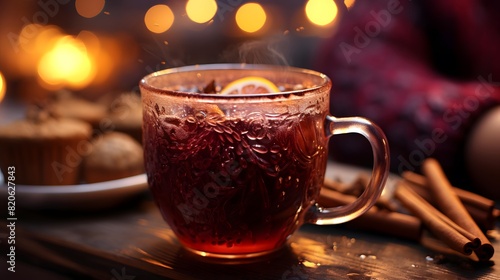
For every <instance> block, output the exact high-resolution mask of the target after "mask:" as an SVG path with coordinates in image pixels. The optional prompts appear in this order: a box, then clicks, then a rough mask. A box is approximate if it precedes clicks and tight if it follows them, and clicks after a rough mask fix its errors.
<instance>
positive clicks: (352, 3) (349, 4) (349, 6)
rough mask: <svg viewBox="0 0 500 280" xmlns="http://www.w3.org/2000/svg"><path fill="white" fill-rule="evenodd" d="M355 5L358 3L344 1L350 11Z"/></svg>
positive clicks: (354, 0) (352, 0)
mask: <svg viewBox="0 0 500 280" xmlns="http://www.w3.org/2000/svg"><path fill="white" fill-rule="evenodd" d="M354 3H356V0H344V4H345V6H346V7H347V8H348V9H350V8H351V7H352V6H353V5H354Z"/></svg>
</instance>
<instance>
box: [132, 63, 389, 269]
mask: <svg viewBox="0 0 500 280" xmlns="http://www.w3.org/2000/svg"><path fill="white" fill-rule="evenodd" d="M247 76H260V77H264V78H267V79H269V80H270V81H272V82H274V83H275V84H276V85H277V86H279V87H281V88H282V89H283V90H284V91H283V92H278V93H265V94H236V95H221V94H216V93H197V92H190V91H191V89H195V88H203V87H204V86H205V85H207V84H210V83H213V82H215V84H216V85H218V86H219V87H220V86H223V85H226V84H228V83H230V82H231V81H234V80H236V79H239V78H242V77H247ZM294 88H295V89H294ZM330 88H331V81H330V79H329V78H328V77H326V76H325V75H323V74H321V73H318V72H314V71H310V70H306V69H299V68H292V67H281V66H269V65H252V64H207V65H197V66H185V67H180V68H173V69H166V70H163V71H159V72H156V73H153V74H150V75H148V76H146V77H144V78H143V79H142V80H141V82H140V90H141V95H142V104H143V114H144V115H143V145H144V157H145V167H146V173H147V176H148V183H149V186H150V190H151V193H152V195H153V198H154V200H155V202H156V205H157V206H158V208H159V210H160V212H161V214H162V216H163V218H164V220H165V221H166V222H167V223H168V225H169V226H170V227H171V228H172V230H173V231H174V233H175V235H176V236H177V237H178V239H179V241H180V242H181V243H182V245H183V246H184V247H185V248H187V249H188V250H189V251H192V252H194V253H196V254H198V255H201V256H209V257H216V258H230V259H241V258H250V257H257V256H261V255H265V254H267V253H270V252H273V251H276V250H278V249H280V248H281V247H283V245H284V244H285V243H286V240H287V238H288V237H289V236H291V235H292V233H293V232H294V231H295V230H297V229H298V228H299V227H300V226H301V225H302V224H304V223H312V224H338V223H342V222H346V221H349V220H352V219H354V218H356V217H358V216H359V215H361V214H363V213H364V212H365V211H367V210H368V209H369V208H370V207H371V206H373V204H374V203H375V201H376V200H377V199H378V197H379V196H380V194H381V192H382V190H383V186H384V184H385V180H386V178H387V175H388V168H389V152H388V144H387V140H386V137H385V135H384V133H383V132H382V131H381V130H380V129H379V128H378V127H377V126H376V125H375V124H373V123H371V122H370V121H368V120H366V119H364V118H359V117H348V118H335V117H333V116H331V115H329V114H328V112H329V94H330ZM343 133H359V134H362V135H363V136H365V137H366V138H367V139H368V140H369V142H370V143H371V146H372V150H373V159H374V162H373V172H372V177H371V180H370V183H369V186H368V187H367V189H366V190H365V192H364V193H363V194H362V195H361V196H360V197H359V198H358V199H357V200H356V201H355V202H353V203H352V204H349V205H346V206H341V207H334V208H322V207H320V206H318V205H316V203H315V201H316V199H317V198H318V196H319V193H320V188H321V186H322V184H323V181H324V175H325V170H326V164H327V158H328V151H327V144H328V140H329V138H330V136H332V135H335V134H343Z"/></svg>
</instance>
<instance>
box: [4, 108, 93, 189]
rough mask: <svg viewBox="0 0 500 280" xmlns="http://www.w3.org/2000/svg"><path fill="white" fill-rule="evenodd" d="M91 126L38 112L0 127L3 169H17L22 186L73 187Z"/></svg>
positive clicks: (86, 146)
mask: <svg viewBox="0 0 500 280" xmlns="http://www.w3.org/2000/svg"><path fill="white" fill-rule="evenodd" d="M91 134H92V127H91V126H90V125H89V124H88V123H85V122H82V121H78V120H73V119H66V118H55V117H53V116H50V115H49V114H48V113H46V112H41V113H40V112H38V113H35V114H34V115H30V116H28V117H27V118H26V119H21V120H17V121H14V122H12V123H9V124H7V125H5V126H2V127H0V168H1V169H2V172H3V175H4V178H7V176H8V173H7V170H8V169H9V167H11V166H12V167H14V168H15V183H16V184H20V185H73V184H77V183H78V181H79V168H80V164H81V161H82V158H83V156H84V155H85V153H86V152H87V150H88V147H89V144H90V142H89V139H90V137H91Z"/></svg>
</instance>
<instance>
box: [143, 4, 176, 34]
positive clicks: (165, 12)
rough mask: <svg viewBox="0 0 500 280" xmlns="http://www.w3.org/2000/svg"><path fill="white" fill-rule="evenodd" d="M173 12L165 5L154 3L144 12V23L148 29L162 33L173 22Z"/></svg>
mask: <svg viewBox="0 0 500 280" xmlns="http://www.w3.org/2000/svg"><path fill="white" fill-rule="evenodd" d="M174 18H175V17H174V13H173V12H172V10H171V9H170V7H169V6H167V5H155V6H153V7H151V8H149V10H148V11H147V12H146V15H145V16H144V23H145V24H146V27H147V28H148V30H149V31H151V32H153V33H163V32H165V31H167V30H168V29H170V27H171V26H172V24H173V23H174Z"/></svg>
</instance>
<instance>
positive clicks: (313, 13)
mask: <svg viewBox="0 0 500 280" xmlns="http://www.w3.org/2000/svg"><path fill="white" fill-rule="evenodd" d="M337 12H338V8H337V5H336V4H335V2H334V1H333V0H309V1H308V2H307V4H306V15H307V18H308V19H309V21H311V22H312V23H314V24H316V25H319V26H325V25H328V24H330V23H332V22H333V20H334V19H335V17H337Z"/></svg>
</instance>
